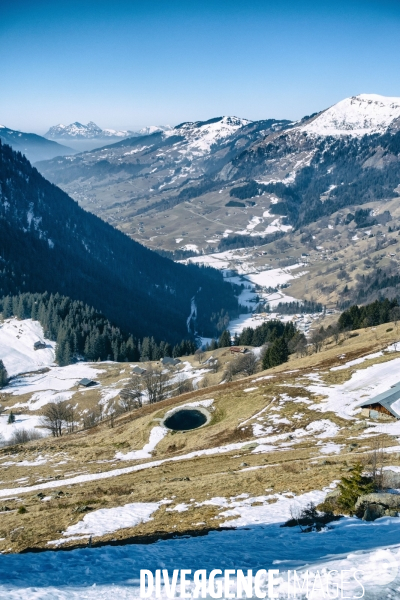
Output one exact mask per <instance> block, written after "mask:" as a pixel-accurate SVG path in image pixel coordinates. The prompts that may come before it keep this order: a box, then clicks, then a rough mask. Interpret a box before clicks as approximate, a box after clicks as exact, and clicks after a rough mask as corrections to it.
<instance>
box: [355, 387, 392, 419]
mask: <svg viewBox="0 0 400 600" xmlns="http://www.w3.org/2000/svg"><path fill="white" fill-rule="evenodd" d="M360 408H361V414H362V415H363V416H364V417H370V418H372V419H393V418H395V419H400V383H396V385H393V386H392V387H391V388H389V389H388V390H387V391H386V392H383V393H382V394H379V395H378V396H374V397H373V398H370V399H369V400H367V401H366V402H363V403H362V404H361V405H360Z"/></svg>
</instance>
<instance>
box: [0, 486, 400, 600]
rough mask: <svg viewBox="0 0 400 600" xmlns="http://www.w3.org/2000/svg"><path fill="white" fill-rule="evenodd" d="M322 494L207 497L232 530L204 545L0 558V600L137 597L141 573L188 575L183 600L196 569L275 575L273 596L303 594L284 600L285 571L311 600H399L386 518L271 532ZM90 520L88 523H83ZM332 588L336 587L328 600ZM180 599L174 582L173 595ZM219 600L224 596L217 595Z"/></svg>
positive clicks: (134, 517)
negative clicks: (305, 576) (305, 587)
mask: <svg viewBox="0 0 400 600" xmlns="http://www.w3.org/2000/svg"><path fill="white" fill-rule="evenodd" d="M326 491H327V490H324V491H315V492H309V493H308V494H304V495H303V496H299V497H297V498H293V497H291V496H290V495H289V494H287V495H280V496H279V497H278V498H276V502H275V503H274V504H267V505H266V506H253V507H252V506H251V500H253V501H257V500H259V499H258V498H253V499H250V498H248V497H246V494H242V495H241V496H238V497H236V498H212V499H210V501H209V502H210V503H213V504H216V505H217V506H220V507H221V509H222V511H223V514H226V516H227V517H228V516H229V517H230V516H234V517H236V518H235V520H234V521H229V525H231V526H232V525H235V526H237V527H238V529H232V531H226V530H225V531H220V532H218V531H215V532H211V533H209V534H208V535H207V536H205V537H191V538H190V537H182V538H177V539H170V540H164V541H159V542H157V543H155V544H149V545H142V544H134V545H126V546H104V547H101V548H86V549H79V550H73V551H68V552H60V551H59V552H55V551H48V552H40V553H27V554H20V555H4V556H2V557H1V563H2V569H1V575H0V597H1V599H2V600H55V599H57V600H71V599H72V600H75V599H76V600H78V599H79V600H83V599H88V600H92V599H93V600H95V599H96V600H101V599H104V600H106V599H107V600H114V599H116V598H118V599H130V598H139V597H140V588H139V575H140V569H148V570H150V571H152V572H153V573H154V572H155V570H156V569H167V570H168V572H169V576H170V577H171V576H172V571H173V570H174V569H188V570H191V573H190V574H188V577H187V579H188V581H189V585H188V586H187V594H188V596H187V597H189V598H190V597H194V594H193V592H194V586H193V581H192V579H193V572H194V571H195V570H198V569H205V570H206V571H207V574H208V575H209V574H210V572H211V571H212V570H213V569H221V570H226V569H232V570H237V569H243V570H244V572H245V574H246V571H247V569H252V571H253V573H255V572H256V571H257V570H260V569H277V570H279V573H278V574H276V575H275V578H274V579H275V583H276V585H275V587H274V592H275V594H276V596H275V597H276V598H281V599H283V598H288V597H292V598H293V597H297V598H299V599H300V598H305V595H302V594H301V593H298V594H297V596H293V595H291V596H288V583H287V582H288V571H289V570H290V571H291V572H292V573H291V576H292V578H293V570H296V571H297V574H298V577H299V579H300V581H301V573H302V572H304V571H305V570H306V569H307V570H308V572H309V595H308V597H309V598H313V599H314V600H321V599H322V598H346V597H347V598H356V597H364V598H366V599H367V600H383V599H385V598H387V599H395V598H398V597H399V591H400V574H399V564H400V520H399V519H396V518H389V517H385V518H381V519H378V520H377V521H375V522H373V523H366V522H363V521H360V520H358V519H352V518H345V519H342V520H341V521H339V522H336V523H333V524H332V526H331V528H330V529H327V530H325V531H322V532H320V533H308V534H302V533H300V532H299V530H298V528H297V527H296V528H281V527H280V524H281V523H282V522H283V521H284V520H286V519H287V518H290V509H291V506H293V505H298V506H304V505H305V504H307V503H308V502H309V501H310V500H314V501H320V500H321V499H322V498H323V497H324V496H325V493H326ZM260 500H261V501H262V500H263V498H262V499H260ZM138 504H139V503H138ZM154 504H155V505H156V503H154ZM154 509H157V506H153V505H152V504H151V503H148V504H146V505H143V506H141V505H136V506H135V505H134V504H131V505H128V507H123V510H121V513H120V515H118V514H117V513H112V514H111V512H112V511H113V510H114V509H110V515H109V518H106V516H105V515H102V516H101V517H100V516H99V518H98V519H97V520H96V522H93V523H92V524H90V523H89V519H87V523H85V525H81V526H80V528H79V534H83V535H90V532H91V531H93V532H94V531H95V530H96V531H97V532H98V531H100V530H103V529H104V530H107V531H110V529H112V527H113V525H114V526H115V525H117V524H118V523H117V522H118V521H119V520H120V517H121V515H125V516H127V518H128V521H129V523H130V522H132V523H133V522H140V521H141V520H146V519H148V518H151V514H152V513H153V511H154ZM102 510H103V511H105V510H106V509H102ZM96 512H98V513H100V512H101V511H96ZM94 515H95V513H92V514H91V518H92V520H93V518H94ZM87 517H89V515H87ZM85 518H86V517H85ZM116 521H117V522H116ZM83 532H85V533H83ZM72 533H73V532H72V529H71V534H72ZM76 533H78V532H76ZM355 569H358V570H359V571H358V573H357V579H358V581H359V582H361V583H362V585H363V586H364V589H365V593H364V595H363V596H361V593H362V589H361V587H360V584H359V583H357V581H356V580H355V579H354V570H355ZM333 570H338V571H339V572H340V571H342V570H347V572H346V573H345V577H344V578H342V581H341V580H340V577H339V578H337V577H335V575H336V574H335V573H333V575H332V576H331V586H330V594H329V595H328V592H327V589H326V581H327V578H326V574H327V572H328V571H333ZM231 581H232V588H231V589H232V590H235V589H236V586H235V577H234V576H233V577H232V576H231ZM336 582H337V583H338V585H339V592H338V594H337V595H335V583H336ZM322 586H324V587H322ZM261 590H262V592H263V593H265V594H266V595H267V594H268V592H267V586H266V583H265V582H264V583H262V584H261ZM313 590H314V593H313ZM310 592H311V593H310ZM179 595H180V586H179V582H178V585H177V588H176V591H175V596H176V597H179ZM161 596H162V597H163V598H166V597H167V595H166V590H165V589H164V588H162V589H161ZM152 597H153V598H154V597H155V595H153V596H152ZM220 597H221V596H220ZM222 597H223V598H225V597H227V596H226V594H225V593H222ZM253 597H255V595H253Z"/></svg>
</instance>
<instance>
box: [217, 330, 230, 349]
mask: <svg viewBox="0 0 400 600" xmlns="http://www.w3.org/2000/svg"><path fill="white" fill-rule="evenodd" d="M230 345H231V334H230V333H229V331H228V329H224V331H223V332H222V333H221V337H220V338H219V340H218V346H219V348H227V347H229V346H230Z"/></svg>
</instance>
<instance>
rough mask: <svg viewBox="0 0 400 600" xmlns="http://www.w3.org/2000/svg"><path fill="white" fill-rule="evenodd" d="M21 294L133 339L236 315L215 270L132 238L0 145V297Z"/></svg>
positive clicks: (209, 330) (216, 325)
mask: <svg viewBox="0 0 400 600" xmlns="http://www.w3.org/2000/svg"><path fill="white" fill-rule="evenodd" d="M25 291H26V292H45V291H47V292H52V293H57V292H58V293H60V294H64V295H68V296H70V297H71V298H73V299H77V300H82V301H84V302H87V303H88V304H89V305H92V306H94V307H95V308H96V309H97V310H99V311H101V312H103V313H104V314H105V315H106V316H107V317H108V318H110V319H111V320H112V321H113V322H114V323H115V324H116V325H118V326H120V327H121V328H123V329H125V330H126V331H129V332H131V333H133V334H134V335H136V336H138V337H143V336H154V337H155V338H156V339H157V340H167V341H169V342H170V343H175V342H179V341H180V340H181V339H183V338H187V337H188V336H189V335H192V334H193V333H194V331H196V332H198V333H199V334H200V335H205V336H213V335H218V332H219V331H220V329H221V327H223V323H224V318H225V316H226V317H227V316H228V314H231V315H234V314H235V315H236V314H238V302H237V298H236V296H235V295H234V288H233V286H232V285H231V284H230V283H226V282H224V281H223V278H222V275H221V274H220V273H218V272H216V271H214V270H210V269H203V268H200V267H197V266H194V265H191V266H189V267H186V266H183V265H180V264H177V263H174V262H172V261H170V260H168V259H166V258H163V257H161V256H160V255H158V254H156V253H155V252H152V251H151V250H148V249H147V248H145V247H144V246H142V245H141V244H138V243H137V242H135V241H133V240H131V239H130V238H129V237H127V236H126V235H124V234H122V233H121V232H120V231H118V230H117V229H115V228H114V227H111V226H110V225H108V224H107V223H104V221H102V220H101V219H99V218H98V217H96V216H94V215H92V214H90V213H88V212H86V211H85V210H83V209H82V208H80V207H79V206H78V204H77V203H76V202H74V201H73V200H72V199H71V198H70V197H69V196H68V195H67V194H66V193H65V192H63V191H62V190H60V189H59V188H57V187H56V186H54V185H52V184H51V183H49V182H48V181H46V179H44V177H43V176H42V175H40V174H39V173H38V171H37V170H36V169H35V168H33V167H32V166H31V164H30V163H29V162H28V160H27V159H26V158H25V157H24V156H21V155H20V154H17V153H16V152H14V151H13V150H12V149H11V148H10V146H8V145H4V144H2V143H0V297H1V296H4V295H6V294H15V293H18V292H25ZM221 323H222V325H221Z"/></svg>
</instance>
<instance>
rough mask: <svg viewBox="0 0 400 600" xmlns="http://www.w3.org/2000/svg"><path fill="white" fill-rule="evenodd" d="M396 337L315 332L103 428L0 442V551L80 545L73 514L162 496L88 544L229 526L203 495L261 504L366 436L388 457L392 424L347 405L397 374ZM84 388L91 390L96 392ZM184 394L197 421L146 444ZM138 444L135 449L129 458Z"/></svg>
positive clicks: (323, 468)
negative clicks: (308, 340)
mask: <svg viewBox="0 0 400 600" xmlns="http://www.w3.org/2000/svg"><path fill="white" fill-rule="evenodd" d="M399 334H400V331H398V329H397V328H396V326H395V325H394V324H385V325H381V326H378V327H375V328H370V329H363V330H358V331H355V332H352V333H351V334H349V333H347V334H343V335H342V336H341V337H340V339H339V341H338V343H335V341H334V340H333V339H328V340H326V343H325V346H324V347H323V350H322V351H321V352H318V353H314V354H311V355H309V356H306V357H304V358H296V357H295V356H294V357H292V358H291V360H290V362H289V363H287V364H285V365H281V366H280V367H276V368H274V369H270V370H268V371H266V372H259V373H257V374H256V375H253V376H252V377H248V378H245V379H241V380H237V381H233V382H231V383H228V384H222V385H221V384H218V385H210V386H209V387H207V388H206V389H199V390H197V391H193V392H190V393H188V394H186V395H183V396H179V397H177V398H171V399H168V400H165V401H163V402H160V403H159V404H156V405H151V406H144V407H143V408H142V409H139V410H136V411H134V412H132V413H127V414H125V415H122V416H120V417H118V418H117V419H116V420H115V423H114V426H113V428H111V427H110V422H109V421H108V422H105V423H103V424H100V425H97V426H96V427H94V428H90V429H88V430H85V431H82V432H78V433H75V434H70V435H66V436H63V437H62V438H58V439H53V438H51V439H50V438H48V439H46V440H42V441H35V442H30V443H29V444H27V445H25V446H20V447H13V448H11V449H10V448H8V449H3V450H2V451H1V454H0V456H1V458H0V465H3V466H2V467H1V479H2V483H1V486H0V496H1V497H2V498H8V499H7V500H6V499H4V504H5V505H6V506H7V508H9V509H10V511H8V512H6V513H4V514H3V515H2V517H3V519H2V524H1V527H0V529H1V531H0V537H3V538H4V540H3V541H0V544H1V546H0V549H1V550H3V551H4V550H6V551H10V550H13V551H22V550H25V549H27V548H45V547H48V546H47V543H48V542H49V541H52V540H59V539H60V538H64V540H63V541H64V542H65V543H61V546H60V547H76V546H82V545H83V546H84V545H87V543H88V538H81V539H72V538H71V539H70V540H69V541H68V539H65V536H63V535H62V533H63V532H65V531H66V530H67V528H68V527H70V526H71V525H73V524H75V523H78V522H81V521H82V519H83V518H84V516H85V515H89V514H91V513H93V514H94V511H95V510H98V509H100V508H112V507H122V506H125V505H127V504H129V503H134V502H147V503H148V502H160V501H161V500H162V499H166V500H168V503H166V504H161V505H159V507H158V508H157V510H156V511H155V512H154V514H153V515H152V520H150V521H147V522H144V523H141V524H138V525H136V526H135V527H124V528H118V529H117V530H115V531H112V532H111V533H108V534H104V535H100V536H98V537H96V536H95V535H94V536H93V541H92V544H95V545H96V544H101V543H106V542H107V543H124V541H129V540H130V541H152V540H154V539H158V538H159V537H165V536H167V537H168V536H170V535H175V534H187V533H190V534H193V535H201V534H202V533H206V532H207V531H209V530H210V529H218V528H219V527H220V524H222V523H224V524H225V525H224V526H229V522H230V521H231V522H232V524H233V525H234V524H235V513H234V512H233V513H232V515H231V516H227V515H226V514H225V512H224V509H223V506H222V505H221V500H219V501H213V500H212V498H227V499H229V498H232V497H237V496H238V495H240V494H248V499H247V500H246V502H247V504H248V506H249V507H252V506H253V507H257V506H258V507H263V506H265V509H266V510H267V507H268V506H269V504H270V503H273V502H275V501H276V498H275V500H274V494H289V495H290V494H294V495H297V494H301V493H305V492H308V491H311V490H315V489H318V490H321V489H322V488H324V487H325V486H329V485H331V484H332V483H333V482H334V481H337V480H338V479H339V478H340V476H341V475H342V474H345V473H346V472H347V471H348V469H349V468H350V467H351V465H352V464H354V463H355V462H357V461H359V460H361V461H362V462H363V464H365V465H367V464H368V463H369V462H370V460H371V455H372V454H373V451H374V448H376V447H377V444H378V442H379V443H380V444H381V445H382V446H383V447H384V449H385V450H384V453H383V455H382V456H383V461H384V464H390V465H400V461H399V458H398V452H397V450H396V448H397V445H396V444H397V441H396V436H397V435H399V432H400V426H399V423H398V422H397V421H393V422H385V423H380V422H377V421H375V422H374V421H370V420H368V421H367V420H365V418H362V417H361V416H360V414H359V412H358V410H357V405H358V404H360V403H361V402H362V400H363V399H364V398H366V397H370V396H372V395H375V393H377V390H378V388H379V389H380V388H382V387H383V388H385V386H386V387H387V388H388V387H390V385H392V384H393V383H395V382H396V381H397V373H398V367H399V364H400V345H395V346H393V342H397V340H398V339H399ZM218 352H219V353H220V359H221V361H227V360H228V361H229V360H234V359H231V357H230V354H229V351H228V350H224V349H220V350H219V351H218ZM204 358H207V356H206V357H204ZM189 361H192V362H193V359H189ZM98 366H99V367H102V368H103V369H104V370H103V373H102V374H99V381H100V382H101V385H102V386H105V384H106V381H107V380H108V384H107V389H110V386H114V388H115V387H118V385H120V384H119V383H118V382H119V381H120V380H121V379H123V378H126V375H127V373H126V372H121V371H122V369H119V366H118V365H112V366H111V365H109V366H107V365H102V364H100V365H98ZM121 366H122V365H121ZM338 367H339V368H338ZM123 368H127V365H126V364H125V365H124V366H123ZM219 379H220V375H219ZM210 383H211V384H212V383H213V382H212V381H211V382H210ZM385 389H386V388H385ZM85 393H86V392H80V394H81V396H82V398H83V397H84V394H85ZM103 393H104V389H103ZM87 394H91V395H92V396H93V394H97V398H100V397H101V396H102V393H101V389H98V390H94V389H93V390H91V391H89V392H87ZM22 399H23V398H19V400H22ZM6 400H7V402H9V401H10V402H11V400H12V401H15V400H14V398H12V397H9V398H8V399H6ZM25 401H26V400H25ZM79 402H81V399H79ZM193 402H194V403H203V406H206V407H207V410H209V411H210V413H211V421H210V422H209V424H207V425H206V426H204V427H202V428H200V429H198V430H193V431H191V432H171V431H169V432H165V435H163V436H159V439H158V442H157V440H156V441H154V436H155V433H157V432H155V429H156V428H161V426H160V419H162V418H163V417H164V416H165V414H166V413H167V412H168V411H169V410H171V408H173V407H176V406H177V405H182V406H183V405H185V404H188V403H193ZM157 431H158V430H157ZM152 436H153V437H152ZM149 440H150V445H148V444H149ZM151 440H153V441H151ZM146 445H148V446H147V448H148V450H147V451H146V452H147V457H146V456H142V458H140V457H139V456H137V455H136V457H135V455H133V454H130V455H129V453H132V452H134V451H138V450H141V449H143V448H144V447H145V446H146ZM21 461H22V462H21ZM15 479H18V480H20V481H19V483H16V482H15ZM17 486H23V487H18V489H17ZM266 494H267V496H266ZM271 494H272V495H271ZM10 498H12V499H10ZM2 502H3V500H2ZM22 506H23V507H24V509H22V510H21V507H22ZM18 509H19V510H18ZM171 509H172V510H171ZM175 509H176V510H175ZM24 510H26V512H24ZM268 510H269V509H268ZM56 547H58V546H56Z"/></svg>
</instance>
